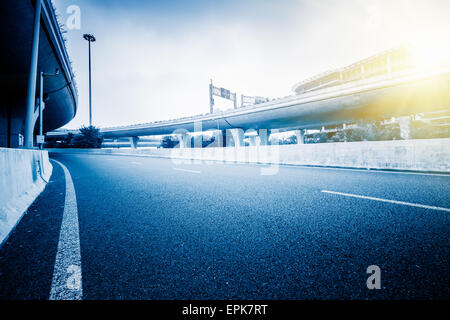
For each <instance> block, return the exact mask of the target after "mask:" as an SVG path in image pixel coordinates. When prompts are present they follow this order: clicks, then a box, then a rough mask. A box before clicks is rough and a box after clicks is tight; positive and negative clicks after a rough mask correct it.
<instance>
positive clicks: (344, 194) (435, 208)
mask: <svg viewBox="0 0 450 320" xmlns="http://www.w3.org/2000/svg"><path fill="white" fill-rule="evenodd" d="M322 192H323V193H328V194H335V195H339V196H344V197H352V198H359V199H366V200H374V201H380V202H387V203H394V204H399V205H404V206H410V207H417V208H423V209H430V210H438V211H445V212H450V209H449V208H443V207H435V206H427V205H424V204H420V203H412V202H405V201H397V200H389V199H383V198H375V197H367V196H362V195H358V194H351V193H344V192H336V191H328V190H322Z"/></svg>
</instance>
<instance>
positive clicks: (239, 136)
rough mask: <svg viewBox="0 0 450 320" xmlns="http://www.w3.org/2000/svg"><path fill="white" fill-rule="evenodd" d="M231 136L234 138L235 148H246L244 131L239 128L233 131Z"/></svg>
mask: <svg viewBox="0 0 450 320" xmlns="http://www.w3.org/2000/svg"><path fill="white" fill-rule="evenodd" d="M230 131H231V135H232V136H233V141H234V146H235V147H243V146H244V130H242V129H240V128H237V129H231V130H230Z"/></svg>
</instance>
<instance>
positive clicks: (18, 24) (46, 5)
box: [0, 0, 77, 147]
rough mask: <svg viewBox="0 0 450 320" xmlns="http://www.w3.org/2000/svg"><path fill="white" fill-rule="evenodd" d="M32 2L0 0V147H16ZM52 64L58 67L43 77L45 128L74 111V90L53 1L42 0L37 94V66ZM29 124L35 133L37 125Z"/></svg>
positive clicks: (28, 58)
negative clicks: (0, 30)
mask: <svg viewBox="0 0 450 320" xmlns="http://www.w3.org/2000/svg"><path fill="white" fill-rule="evenodd" d="M35 3H36V1H32V0H3V1H1V2H0V20H1V28H2V32H1V33H0V43H1V46H2V50H1V59H0V64H1V65H0V73H1V80H0V81H1V83H0V87H1V91H2V102H1V104H0V147H2V146H3V147H18V146H19V140H20V139H19V137H20V136H23V135H24V130H25V117H26V112H27V109H26V103H27V89H28V77H29V73H30V62H31V53H32V37H33V23H34V14H35ZM56 69H59V70H60V74H59V76H58V77H46V78H45V82H44V87H43V90H44V101H45V109H44V114H43V129H44V133H45V132H47V131H51V130H54V129H57V128H59V127H62V126H63V125H65V124H67V123H68V122H69V121H70V120H72V119H73V118H74V117H75V114H76V111H77V90H76V86H75V82H74V74H73V71H72V68H71V64H70V60H69V56H68V54H67V51H66V48H65V44H64V39H63V37H62V34H61V30H60V27H59V24H58V21H57V18H56V15H55V12H54V9H53V6H52V4H51V1H50V0H42V10H41V26H40V37H39V52H38V66H37V71H38V74H37V80H36V81H37V85H36V97H38V96H39V90H40V88H39V72H40V71H43V72H46V73H54V72H55V70H56ZM34 120H37V118H36V119H34ZM36 123H37V124H38V123H39V121H36ZM34 128H35V130H34V131H35V133H37V130H38V125H36V126H35V127H34Z"/></svg>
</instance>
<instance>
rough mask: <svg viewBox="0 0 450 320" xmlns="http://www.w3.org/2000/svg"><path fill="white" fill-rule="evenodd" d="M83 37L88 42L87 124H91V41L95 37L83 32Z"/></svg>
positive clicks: (93, 40)
mask: <svg viewBox="0 0 450 320" xmlns="http://www.w3.org/2000/svg"><path fill="white" fill-rule="evenodd" d="M83 38H84V39H85V40H87V41H88V42H89V126H90V127H91V126H92V80H91V42H95V41H96V40H97V39H95V37H94V36H93V35H92V34H84V35H83Z"/></svg>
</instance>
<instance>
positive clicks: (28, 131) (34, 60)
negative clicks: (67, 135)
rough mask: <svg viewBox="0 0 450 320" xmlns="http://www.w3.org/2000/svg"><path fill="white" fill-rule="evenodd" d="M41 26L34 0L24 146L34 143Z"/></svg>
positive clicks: (39, 0)
mask: <svg viewBox="0 0 450 320" xmlns="http://www.w3.org/2000/svg"><path fill="white" fill-rule="evenodd" d="M40 28H41V0H36V8H35V12H34V25H33V42H32V43H33V45H32V49H31V62H30V73H29V75H28V93H27V113H26V118H25V147H26V148H33V145H34V141H33V139H34V137H33V135H34V124H35V121H33V116H34V106H35V98H36V77H37V65H38V54H39V31H40Z"/></svg>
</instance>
